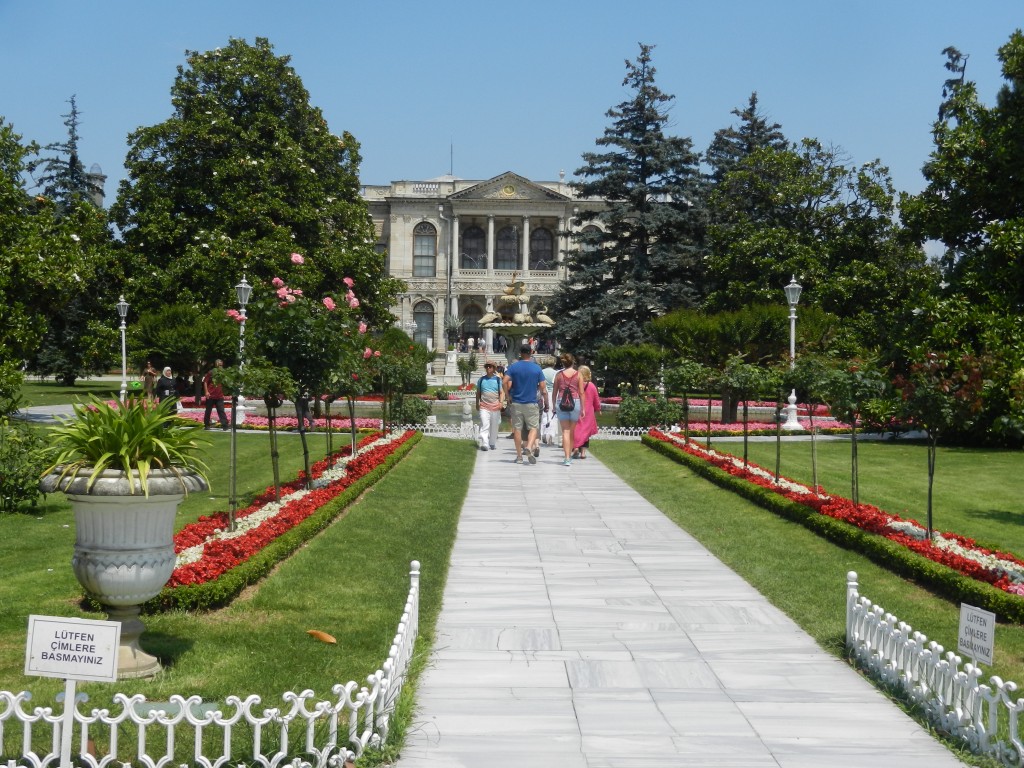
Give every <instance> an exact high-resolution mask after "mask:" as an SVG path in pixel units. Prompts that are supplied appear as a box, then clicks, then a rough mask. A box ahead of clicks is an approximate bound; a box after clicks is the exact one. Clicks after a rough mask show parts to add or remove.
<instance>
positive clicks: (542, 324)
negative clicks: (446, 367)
mask: <svg viewBox="0 0 1024 768" xmlns="http://www.w3.org/2000/svg"><path fill="white" fill-rule="evenodd" d="M518 277H519V273H518V272H513V273H512V280H511V281H510V282H509V284H508V285H507V286H505V287H504V288H503V289H502V294H501V295H500V296H497V297H495V299H494V306H495V311H494V312H488V313H487V314H486V315H484V316H483V317H481V318H480V327H481V328H484V329H485V330H491V331H494V332H495V333H496V334H501V335H503V336H507V337H508V339H509V344H508V347H507V348H506V349H505V358H506V359H507V360H508V363H509V365H511V364H512V363H513V362H514V361H515V360H517V359H518V358H519V347H520V345H522V344H523V343H524V339H528V338H529V337H531V336H533V335H534V334H536V333H537V331H543V330H547V329H549V328H553V327H554V325H555V321H554V320H552V319H551V318H550V317H548V316H547V314H545V312H542V311H540V310H538V311H537V312H536V313H535V314H531V313H530V296H529V294H527V293H526V284H525V283H524V282H523V281H522V280H517V279H516V278H518ZM544 309H545V311H546V307H545V308H544Z"/></svg>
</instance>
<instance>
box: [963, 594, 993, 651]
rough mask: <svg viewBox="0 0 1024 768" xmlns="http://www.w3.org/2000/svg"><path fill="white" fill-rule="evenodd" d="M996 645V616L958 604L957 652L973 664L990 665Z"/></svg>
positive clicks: (965, 604) (970, 606)
mask: <svg viewBox="0 0 1024 768" xmlns="http://www.w3.org/2000/svg"><path fill="white" fill-rule="evenodd" d="M995 645H996V615H995V614H994V613H992V612H990V611H983V610H981V608H975V607H974V606H973V605H967V603H960V637H959V638H958V640H957V651H959V653H960V655H961V656H967V657H969V658H971V659H973V660H974V663H975V664H988V665H990V666H991V664H992V655H993V653H994V651H995Z"/></svg>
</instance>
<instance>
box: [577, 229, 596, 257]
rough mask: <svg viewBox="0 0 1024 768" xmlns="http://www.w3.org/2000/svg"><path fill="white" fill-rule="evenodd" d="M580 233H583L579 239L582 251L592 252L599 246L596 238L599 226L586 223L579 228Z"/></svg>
mask: <svg viewBox="0 0 1024 768" xmlns="http://www.w3.org/2000/svg"><path fill="white" fill-rule="evenodd" d="M580 234H582V235H583V237H582V238H581V239H580V241H579V243H580V250H581V251H583V252H584V253H593V252H594V251H596V250H597V249H598V248H600V245H599V243H598V240H597V238H599V237H600V236H601V228H600V227H597V226H594V225H593V224H588V225H587V226H585V227H584V228H583V229H581V230H580Z"/></svg>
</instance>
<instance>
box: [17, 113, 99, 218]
mask: <svg viewBox="0 0 1024 768" xmlns="http://www.w3.org/2000/svg"><path fill="white" fill-rule="evenodd" d="M68 103H69V104H70V105H71V111H70V112H68V114H66V115H61V117H63V118H64V125H65V126H66V127H67V129H68V135H67V139H66V140H65V141H58V142H53V143H51V144H47V145H46V146H45V147H43V151H45V152H52V153H55V154H51V155H48V156H40V157H37V158H34V159H33V160H32V161H31V162H29V163H28V171H29V173H31V174H33V175H34V174H36V173H37V172H39V171H40V170H41V171H42V173H41V175H39V177H38V178H37V179H36V180H35V181H36V184H37V185H38V187H39V188H40V189H41V190H42V194H43V195H44V196H46V197H48V198H50V199H52V200H55V201H56V202H57V204H58V205H59V206H61V207H62V208H67V207H68V206H69V205H70V204H71V201H72V200H73V199H80V200H86V201H89V202H92V201H93V200H94V199H96V198H98V197H101V196H102V194H103V188H102V187H101V186H100V185H99V184H98V183H97V181H96V179H95V178H94V177H93V176H91V175H90V174H88V173H86V171H85V166H84V165H83V164H82V161H81V159H80V157H79V153H78V141H79V138H80V136H79V133H78V126H79V124H80V116H81V113H80V112H79V111H78V104H77V102H76V100H75V96H74V95H72V96H71V98H70V99H68Z"/></svg>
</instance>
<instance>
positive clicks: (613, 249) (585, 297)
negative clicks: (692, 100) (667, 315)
mask: <svg viewBox="0 0 1024 768" xmlns="http://www.w3.org/2000/svg"><path fill="white" fill-rule="evenodd" d="M652 50H653V46H650V45H644V44H641V45H640V55H639V56H638V57H637V59H636V61H635V62H630V61H627V62H626V77H625V79H624V80H623V85H625V86H627V87H628V88H629V89H630V90H631V91H632V98H631V99H629V100H628V101H624V102H622V103H621V104H619V105H618V106H616V107H614V108H612V109H610V110H609V111H608V112H607V113H606V114H607V116H608V117H609V118H611V119H612V124H611V126H609V127H608V128H606V129H605V131H604V135H603V136H602V137H601V138H599V139H597V140H596V144H597V145H598V147H601V148H606V149H604V150H603V151H597V152H587V153H584V155H583V160H584V161H585V162H586V165H584V166H583V167H582V168H579V169H577V171H576V174H577V175H578V176H579V177H581V179H582V180H581V181H579V182H576V183H574V185H573V186H574V188H575V191H576V192H577V193H578V194H579V195H580V196H582V197H584V198H592V199H600V200H603V201H605V205H604V206H603V207H602V208H601V209H600V210H595V211H590V212H586V213H582V212H581V214H580V216H579V218H580V221H579V224H580V225H581V226H580V231H579V232H578V233H576V234H574V235H573V243H574V247H573V248H572V249H570V251H569V253H568V254H567V256H566V263H567V267H568V277H567V278H566V280H565V281H563V283H562V284H561V285H560V286H559V288H558V289H557V291H556V293H555V296H554V301H553V310H554V313H555V314H556V316H557V317H558V330H559V335H560V336H562V338H563V339H564V341H565V343H566V344H567V346H568V347H569V348H571V349H573V350H574V351H578V352H581V353H583V354H585V355H588V356H589V355H593V354H594V352H595V351H596V350H597V349H598V348H599V347H601V346H604V345H619V344H631V343H637V342H642V341H643V340H644V339H645V338H646V333H647V332H646V329H645V326H646V324H647V323H648V322H649V321H650V320H652V319H654V318H656V317H659V316H660V315H662V314H663V313H664V312H666V311H668V310H670V309H674V308H677V307H681V306H692V305H693V304H694V303H695V302H696V301H697V300H698V298H699V296H700V293H701V290H702V286H701V277H702V275H701V258H700V256H701V254H700V240H701V236H702V229H703V226H704V221H703V202H702V192H701V177H700V172H699V167H698V166H699V161H700V158H699V155H698V154H697V153H695V152H694V151H693V148H692V141H691V140H690V139H689V138H681V137H675V136H668V135H666V132H665V129H666V128H667V124H668V121H669V114H668V110H669V105H670V104H671V102H672V101H673V99H674V97H672V96H669V95H667V94H665V93H663V92H662V91H661V90H659V89H658V87H657V86H656V85H655V80H654V75H655V69H654V66H653V65H652V63H651V51H652Z"/></svg>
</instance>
